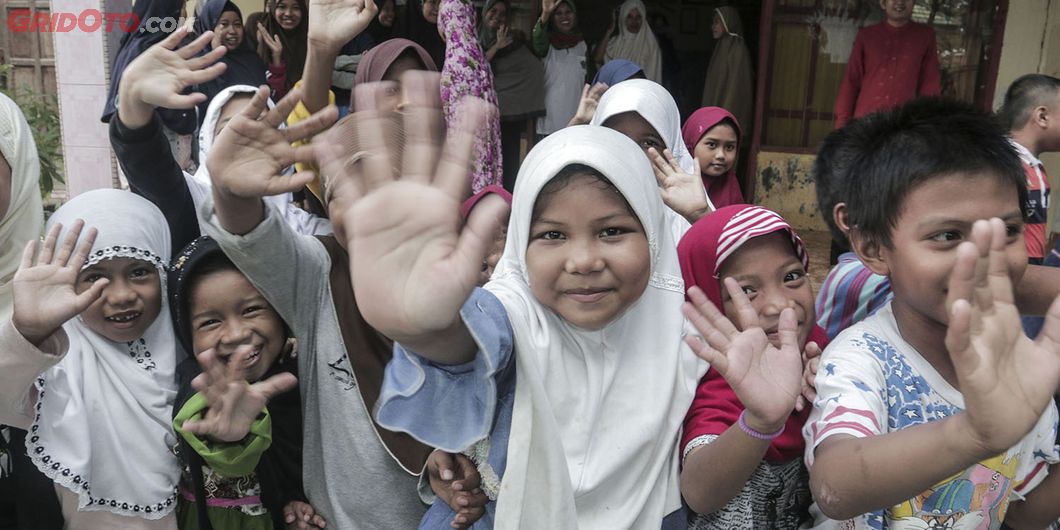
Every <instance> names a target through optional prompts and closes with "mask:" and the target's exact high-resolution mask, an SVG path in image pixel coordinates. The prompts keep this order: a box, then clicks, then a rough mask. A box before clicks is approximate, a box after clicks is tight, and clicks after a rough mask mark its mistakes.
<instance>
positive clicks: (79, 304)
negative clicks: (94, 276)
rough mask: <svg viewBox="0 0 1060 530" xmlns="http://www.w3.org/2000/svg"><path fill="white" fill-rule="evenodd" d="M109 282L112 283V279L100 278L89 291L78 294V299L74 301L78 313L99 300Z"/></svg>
mask: <svg viewBox="0 0 1060 530" xmlns="http://www.w3.org/2000/svg"><path fill="white" fill-rule="evenodd" d="M108 283H110V280H108V279H106V278H100V279H98V280H96V281H95V283H93V284H92V287H89V288H88V290H87V291H85V292H83V293H81V294H79V295H77V299H76V300H75V301H74V308H75V309H76V310H77V314H81V313H82V312H84V311H85V310H86V309H88V306H90V305H92V304H93V303H94V302H95V301H96V300H99V297H100V296H102V295H103V289H104V288H106V287H107V284H108Z"/></svg>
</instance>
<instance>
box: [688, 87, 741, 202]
mask: <svg viewBox="0 0 1060 530" xmlns="http://www.w3.org/2000/svg"><path fill="white" fill-rule="evenodd" d="M681 136H682V138H683V139H684V143H685V147H687V148H688V151H689V152H691V153H692V156H694V157H695V159H696V160H697V161H699V167H698V168H697V169H698V170H699V175H700V176H701V177H702V178H703V186H704V187H705V188H706V189H707V195H708V196H710V202H711V203H712V204H714V206H715V207H717V208H721V207H724V206H729V205H730V204H743V202H744V200H743V194H742V193H740V183H739V181H738V180H737V178H736V157H737V154H738V153H739V151H740V122H738V121H736V116H733V115H732V113H730V112H729V111H727V110H725V109H723V108H721V107H704V108H701V109H699V110H697V111H695V112H693V113H692V115H691V116H689V117H688V120H687V121H686V122H685V126H684V127H683V128H682V129H681Z"/></svg>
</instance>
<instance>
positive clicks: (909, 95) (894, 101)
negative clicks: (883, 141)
mask: <svg viewBox="0 0 1060 530" xmlns="http://www.w3.org/2000/svg"><path fill="white" fill-rule="evenodd" d="M914 4H916V0H880V7H881V8H882V9H883V13H884V21H883V22H880V23H879V24H874V25H872V26H868V27H865V28H861V30H860V31H858V36H857V38H856V39H855V40H854V48H853V49H852V50H851V51H850V59H849V60H848V61H847V69H846V73H845V74H844V75H843V81H842V83H841V84H840V85H839V94H838V95H837V96H836V100H835V110H834V113H835V126H836V128H837V129H838V128H841V127H843V126H844V125H846V124H847V122H849V121H850V120H851V118H858V117H861V116H864V115H866V114H870V113H873V112H876V111H880V110H885V109H889V108H891V107H895V106H898V105H901V104H902V103H905V102H906V101H909V100H911V99H913V98H915V97H917V96H937V95H938V94H939V93H940V91H941V86H940V80H939V76H940V74H939V54H938V48H937V45H936V44H935V30H933V29H931V26H927V25H924V24H919V23H916V22H913V21H912V18H913V6H914Z"/></svg>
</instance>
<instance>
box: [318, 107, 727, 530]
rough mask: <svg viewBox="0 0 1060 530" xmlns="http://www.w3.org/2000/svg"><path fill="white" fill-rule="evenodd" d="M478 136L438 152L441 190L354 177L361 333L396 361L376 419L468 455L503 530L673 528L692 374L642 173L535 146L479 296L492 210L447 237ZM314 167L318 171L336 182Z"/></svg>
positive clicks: (638, 167) (611, 151)
mask: <svg viewBox="0 0 1060 530" xmlns="http://www.w3.org/2000/svg"><path fill="white" fill-rule="evenodd" d="M472 104H473V103H470V102H465V105H472ZM482 107H485V105H484V104H482V106H481V107H479V108H477V109H476V108H474V107H472V108H469V109H467V114H468V115H469V116H477V117H478V118H484V116H485V115H486V114H487V113H488V112H489V110H488V109H486V108H482ZM478 123H479V121H478V120H469V122H468V123H465V124H464V127H465V128H464V129H463V130H461V131H460V133H461V134H460V135H458V136H455V137H454V136H453V135H451V136H450V138H449V143H448V144H447V146H446V148H445V149H446V151H447V152H448V153H449V154H448V155H447V156H446V157H445V158H444V159H443V160H442V162H441V163H440V165H439V169H438V172H437V173H435V172H434V169H433V167H434V166H433V164H432V163H429V162H430V161H417V164H416V167H406V170H405V174H406V175H412V176H413V177H412V178H411V179H409V178H406V179H403V180H399V181H393V180H392V177H391V176H390V175H388V174H387V171H386V170H385V169H384V170H382V171H379V169H380V168H376V167H371V166H369V167H366V168H364V169H365V170H367V172H368V173H367V175H366V179H365V180H364V181H363V182H366V183H367V182H372V183H373V188H372V191H370V192H368V193H366V194H365V195H363V196H359V197H357V198H356V199H355V200H354V201H352V202H351V203H349V209H348V210H347V212H346V215H345V216H344V217H345V222H346V223H348V224H349V226H351V227H356V232H354V231H352V230H351V231H350V232H347V233H348V234H350V238H349V239H350V240H349V243H348V248H349V249H350V257H351V260H352V265H351V271H352V280H353V285H354V289H355V294H356V296H357V298H358V299H360V300H370V301H371V303H370V304H365V305H364V306H363V311H364V315H365V318H366V319H370V321H372V322H374V323H375V325H376V326H378V329H379V330H380V331H381V332H383V333H385V334H386V335H387V336H390V337H394V338H395V340H397V341H398V342H400V344H399V345H398V346H397V347H395V354H394V357H393V360H392V361H391V363H390V364H389V365H388V366H387V375H386V379H385V386H384V390H383V394H382V396H381V398H380V403H379V404H378V406H377V411H376V414H377V419H378V420H379V422H380V423H382V424H384V425H389V426H390V427H391V428H393V429H396V430H401V431H405V432H409V433H414V434H415V435H416V436H417V437H418V438H420V439H423V440H426V441H428V442H429V443H431V444H432V445H436V446H438V447H440V448H442V449H444V450H449V451H453V450H460V451H462V450H470V452H471V454H472V455H473V460H475V461H476V463H477V464H478V466H479V470H480V473H481V475H482V477H483V478H482V484H483V489H484V490H485V491H486V492H487V494H489V495H491V497H492V498H496V502H495V503H491V504H490V505H488V506H487V517H488V518H490V519H493V520H494V521H495V522H496V525H497V526H498V527H502V528H514V527H533V528H570V527H573V526H574V525H578V527H580V528H659V527H660V526H662V527H663V528H684V527H685V525H686V524H687V521H686V518H685V514H684V513H683V511H682V510H681V503H680V492H679V491H678V485H677V465H676V460H675V458H676V454H675V452H674V446H675V444H676V442H677V433H678V430H679V425H680V421H681V418H682V417H683V415H684V413H685V411H686V410H687V406H688V404H689V403H690V402H691V398H692V394H693V392H694V388H695V383H696V381H697V380H698V378H699V377H700V376H701V375H702V374H703V373H704V372H705V369H706V366H705V365H704V364H703V363H702V361H699V360H698V359H697V358H696V357H695V356H694V355H692V354H691V352H690V351H689V350H688V348H687V347H686V346H684V345H683V344H682V342H681V335H682V331H683V330H684V318H682V316H681V314H680V305H681V299H682V297H683V282H681V280H680V278H679V277H678V273H679V270H680V269H679V266H678V263H677V255H676V251H675V245H674V242H673V239H672V238H671V235H670V230H669V224H668V221H667V218H666V215H665V214H664V207H663V205H662V203H661V201H660V200H659V198H658V194H657V191H656V190H655V186H654V185H653V183H652V182H651V180H650V176H649V175H650V171H651V170H650V167H649V166H648V164H647V160H646V159H645V158H644V157H643V156H642V155H641V154H640V153H638V152H637V148H636V146H635V144H634V143H632V142H631V141H630V140H629V139H628V138H626V137H624V136H623V135H621V134H619V133H617V132H615V131H612V130H609V129H607V128H602V127H592V126H580V127H570V128H567V129H564V130H562V131H560V132H557V133H555V134H553V135H550V136H549V137H548V138H546V139H545V140H544V141H542V142H541V143H539V144H538V145H536V146H535V147H534V149H533V150H532V151H531V153H530V154H529V155H528V157H527V159H526V161H525V162H524V164H523V166H522V169H521V171H520V174H519V177H518V179H517V180H516V191H515V193H514V194H513V196H514V197H515V202H514V204H513V208H512V209H513V212H512V215H511V219H510V221H509V225H508V226H509V228H508V239H507V241H506V246H505V251H504V254H503V256H502V258H501V261H500V263H499V264H498V266H497V269H496V271H495V272H494V276H493V279H492V280H491V281H490V282H489V283H488V284H487V286H486V289H475V283H476V280H477V278H478V274H479V268H480V264H481V261H482V259H483V257H484V256H485V253H486V251H487V249H488V247H489V245H490V244H491V243H492V240H493V237H492V236H493V234H494V233H495V230H494V228H495V227H494V223H495V222H496V219H497V218H498V217H500V216H501V215H502V214H503V211H504V210H505V208H504V206H503V204H501V203H500V199H499V198H497V199H495V198H492V197H489V198H486V199H484V200H483V201H482V203H480V204H479V205H478V207H476V208H475V210H474V211H473V212H472V215H471V218H470V219H469V221H468V223H467V224H466V225H465V227H464V228H463V229H461V222H460V219H459V214H458V210H459V206H460V201H461V200H463V197H464V195H465V193H466V190H467V182H466V178H467V165H466V164H467V161H468V158H469V157H470V153H471V145H472V143H473V134H472V131H474V130H475V128H476V127H477V125H478ZM363 134H367V135H370V134H371V131H366V132H365V133H363ZM325 149H326V147H324V146H322V149H321V151H322V152H324V153H325V154H327V155H328V158H326V159H325V160H323V162H324V163H323V164H322V166H321V167H323V168H324V169H325V171H332V170H335V171H339V170H341V169H342V168H343V167H344V165H343V163H342V157H341V154H339V153H327V151H325ZM375 156H376V157H380V160H386V159H387V156H386V154H385V153H382V152H378V153H376V154H375ZM421 172H422V173H421ZM431 174H434V175H435V176H434V177H433V183H431V182H430V180H432V178H431V177H430V175H431ZM415 175H421V176H420V177H418V178H417V177H415ZM358 187H360V185H358ZM362 189H363V188H362ZM366 191H367V189H366ZM461 231H462V232H463V234H462V235H460V234H459V232H461ZM458 237H459V243H458ZM415 263H419V264H422V265H421V266H417V267H416V268H414V269H410V268H409V264H415ZM425 285H430V286H431V289H430V290H427V289H420V288H418V287H414V286H425ZM413 352H415V353H413ZM516 380H517V381H518V384H516Z"/></svg>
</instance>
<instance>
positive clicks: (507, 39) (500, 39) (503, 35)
mask: <svg viewBox="0 0 1060 530" xmlns="http://www.w3.org/2000/svg"><path fill="white" fill-rule="evenodd" d="M511 32H512V30H511V28H510V27H508V25H507V24H505V25H503V26H501V27H500V28H498V29H497V43H496V44H494V46H495V47H496V48H497V49H498V50H503V49H505V48H507V47H508V46H509V45H511V43H512V33H511Z"/></svg>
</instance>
